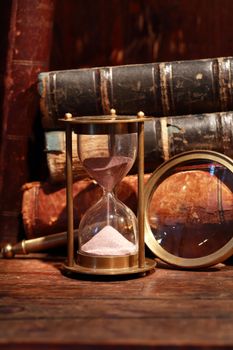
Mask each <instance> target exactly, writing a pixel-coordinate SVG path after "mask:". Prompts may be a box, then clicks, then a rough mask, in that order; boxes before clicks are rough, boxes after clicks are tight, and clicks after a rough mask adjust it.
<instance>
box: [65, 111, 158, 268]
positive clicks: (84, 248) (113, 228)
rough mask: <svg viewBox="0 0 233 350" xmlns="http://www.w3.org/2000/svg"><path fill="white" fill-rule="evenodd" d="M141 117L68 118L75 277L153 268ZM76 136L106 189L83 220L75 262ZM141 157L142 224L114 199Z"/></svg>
mask: <svg viewBox="0 0 233 350" xmlns="http://www.w3.org/2000/svg"><path fill="white" fill-rule="evenodd" d="M147 120H149V119H148V118H145V117H144V114H143V113H142V112H141V113H139V114H138V116H135V117H132V116H129V117H126V116H117V115H116V114H115V110H111V115H108V116H99V117H72V116H71V115H70V114H66V118H65V119H63V120H62V121H63V122H65V123H66V139H67V143H66V153H67V154H66V156H67V211H68V262H67V264H66V265H65V267H64V268H65V270H66V271H70V272H77V273H85V274H96V275H121V274H140V273H145V272H146V271H149V270H151V269H153V268H154V266H155V261H154V260H150V259H146V258H145V252H144V217H143V215H144V194H143V174H144V170H143V162H144V157H143V151H144V122H145V121H147ZM72 130H73V131H74V132H75V133H76V134H77V148H78V155H79V159H80V161H81V163H82V165H83V167H84V168H85V170H86V172H87V173H88V175H89V176H90V177H91V178H93V179H94V180H95V181H96V182H97V183H98V185H99V186H101V188H102V191H103V195H102V198H101V199H100V200H99V201H98V202H97V203H96V204H94V205H93V206H92V207H91V208H89V209H88V210H87V211H86V213H85V214H84V215H83V217H82V218H81V221H80V224H79V228H78V243H79V244H78V252H77V257H76V258H74V244H73V204H72V202H73V199H72V156H71V155H72V141H71V132H72ZM136 156H138V218H137V217H136V216H135V214H134V213H133V212H132V211H131V209H129V208H128V207H127V206H126V205H125V204H124V203H122V202H121V201H120V200H119V199H118V198H117V196H116V195H115V192H116V191H115V189H116V186H117V184H119V182H120V181H121V180H122V179H123V177H124V176H126V175H127V174H128V172H129V171H130V169H131V168H132V166H133V164H134V162H135V158H136Z"/></svg>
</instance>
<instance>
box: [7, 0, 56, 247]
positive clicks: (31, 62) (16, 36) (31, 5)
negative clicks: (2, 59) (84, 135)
mask: <svg viewBox="0 0 233 350" xmlns="http://www.w3.org/2000/svg"><path fill="white" fill-rule="evenodd" d="M9 4H12V5H11V14H10V25H9V36H8V49H7V59H6V71H5V76H4V98H3V117H2V122H1V152H0V227H1V234H0V245H1V243H3V242H7V241H10V242H16V241H17V240H18V235H19V230H20V212H21V201H22V192H21V186H22V185H23V184H24V183H25V182H27V181H29V179H30V171H29V165H28V162H29V153H30V151H31V150H30V149H29V144H30V141H32V137H33V136H32V135H33V127H34V123H35V119H36V115H37V113H38V111H39V101H38V93H37V89H36V80H37V76H38V74H39V72H41V71H45V70H47V69H48V62H49V52H50V46H51V45H50V42H51V35H52V25H53V11H54V0H34V1H31V0H12V2H9Z"/></svg>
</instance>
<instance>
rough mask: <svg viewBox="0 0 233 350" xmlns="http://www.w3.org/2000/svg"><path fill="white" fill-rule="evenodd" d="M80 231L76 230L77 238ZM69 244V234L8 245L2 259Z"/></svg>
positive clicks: (4, 248) (52, 235)
mask: <svg viewBox="0 0 233 350" xmlns="http://www.w3.org/2000/svg"><path fill="white" fill-rule="evenodd" d="M77 234H78V230H74V237H75V239H76V238H77ZM66 243H67V232H60V233H54V234H51V235H48V236H43V237H38V238H33V239H28V240H22V241H20V242H18V243H16V244H14V245H12V244H9V243H8V244H6V246H5V247H3V248H2V250H1V255H2V256H1V257H2V258H13V257H14V256H15V254H25V255H26V254H29V253H35V252H40V251H44V250H47V249H50V248H57V247H62V246H64V245H65V244H66Z"/></svg>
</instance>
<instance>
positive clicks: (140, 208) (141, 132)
mask: <svg viewBox="0 0 233 350" xmlns="http://www.w3.org/2000/svg"><path fill="white" fill-rule="evenodd" d="M138 231H139V242H138V243H139V258H138V266H139V267H143V266H144V264H145V248H144V122H140V123H138Z"/></svg>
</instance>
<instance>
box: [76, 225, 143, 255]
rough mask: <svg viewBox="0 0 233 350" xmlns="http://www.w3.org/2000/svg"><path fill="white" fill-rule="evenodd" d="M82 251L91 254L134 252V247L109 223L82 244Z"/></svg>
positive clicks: (126, 253) (125, 253)
mask: <svg viewBox="0 0 233 350" xmlns="http://www.w3.org/2000/svg"><path fill="white" fill-rule="evenodd" d="M82 251H83V252H85V253H88V254H93V255H128V254H135V253H136V247H135V245H134V244H133V243H131V242H130V241H128V240H127V239H126V238H125V237H123V236H122V234H121V233H120V232H118V231H117V230H116V229H115V228H113V227H112V226H110V225H107V226H105V227H104V228H103V229H102V230H100V231H99V232H98V233H97V234H96V235H95V236H94V237H92V238H91V239H90V240H89V241H88V242H87V243H85V244H84V245H83V246H82Z"/></svg>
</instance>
